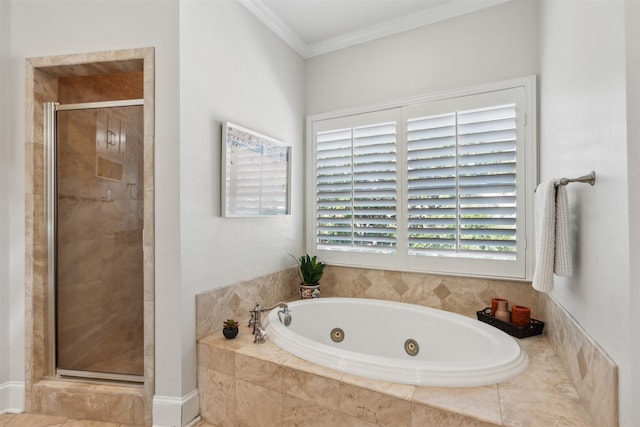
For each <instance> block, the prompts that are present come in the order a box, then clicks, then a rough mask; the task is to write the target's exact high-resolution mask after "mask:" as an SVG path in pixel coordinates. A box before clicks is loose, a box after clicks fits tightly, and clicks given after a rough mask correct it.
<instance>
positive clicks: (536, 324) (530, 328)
mask: <svg viewBox="0 0 640 427" xmlns="http://www.w3.org/2000/svg"><path fill="white" fill-rule="evenodd" d="M476 314H477V315H478V320H479V321H481V322H484V323H488V324H489V325H491V326H494V327H496V328H498V329H500V330H501V331H504V332H506V333H508V334H509V335H511V336H513V337H516V338H527V337H532V336H534V335H540V334H541V333H542V330H543V329H544V322H542V321H540V320H536V319H533V318H532V319H531V323H529V324H528V325H526V326H516V325H514V324H511V323H509V322H504V321H502V320H500V319H496V318H495V317H493V316H492V315H491V307H487V308H485V309H484V310H480V311H476Z"/></svg>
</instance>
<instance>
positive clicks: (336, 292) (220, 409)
mask: <svg viewBox="0 0 640 427" xmlns="http://www.w3.org/2000/svg"><path fill="white" fill-rule="evenodd" d="M297 281H298V277H297V274H296V270H295V269H289V270H285V271H282V272H278V273H274V274H270V275H267V276H264V277H260V278H257V279H254V280H249V281H245V282H241V283H237V284H235V285H231V286H227V287H225V288H219V289H215V290H212V291H209V292H205V293H202V294H200V295H198V296H197V298H196V301H197V338H198V339H199V340H200V343H199V358H198V360H199V362H198V372H199V386H198V388H199V390H200V395H201V403H200V404H201V408H203V409H202V411H203V415H208V416H209V420H210V422H212V423H213V425H226V424H223V423H222V421H221V420H224V419H226V417H235V411H236V409H235V407H233V408H234V409H233V411H232V412H229V413H226V412H225V411H227V410H231V409H230V407H227V406H224V405H223V403H224V402H226V401H227V400H228V398H229V396H230V394H229V390H230V389H229V388H228V387H232V386H233V387H235V385H234V384H235V381H242V382H241V384H240V387H245V386H246V384H245V383H246V382H247V381H246V379H245V378H244V377H242V376H243V375H248V374H239V375H240V378H236V376H237V375H238V374H235V371H233V374H232V373H231V371H229V370H228V369H227V370H226V371H225V370H223V371H220V370H219V369H221V368H217V369H218V370H215V369H212V368H213V367H214V366H215V365H212V364H210V363H209V362H205V361H204V360H203V359H202V357H205V356H207V354H209V353H207V351H209V350H206V349H204V348H203V346H207V347H209V348H214V349H217V348H219V347H221V348H222V349H223V350H224V351H225V352H227V351H230V350H231V349H233V350H236V348H235V347H234V346H240V347H242V350H241V351H240V352H239V353H234V355H233V356H230V355H229V354H228V353H225V352H223V355H226V357H227V358H232V359H233V360H234V363H235V359H236V358H237V359H241V360H244V361H245V362H246V360H247V358H249V359H251V360H252V359H256V363H263V362H265V360H263V359H265V358H264V357H262V356H261V354H263V353H264V352H266V351H269V350H267V349H268V348H269V346H271V343H269V342H268V339H267V347H261V346H258V345H255V344H251V345H247V346H244V344H242V340H241V339H238V340H232V341H230V342H225V341H222V340H221V339H220V338H219V337H221V334H220V328H221V324H222V321H224V320H225V319H226V318H228V317H234V318H236V319H237V320H239V321H240V322H241V325H242V326H245V325H246V324H245V323H244V321H245V320H248V310H249V309H250V308H252V307H253V305H254V304H255V303H256V302H260V303H261V304H263V305H268V304H274V303H276V302H278V301H282V300H284V301H289V300H293V299H297V298H298V295H297V289H296V285H297ZM321 283H322V288H321V290H322V293H321V296H342V297H361V298H362V297H364V298H379V299H388V300H393V301H401V302H408V303H413V304H419V305H425V306H430V307H435V308H440V309H443V310H448V311H452V312H455V313H458V314H462V315H466V316H469V317H475V316H476V314H475V312H476V311H477V310H479V309H480V308H483V307H486V306H489V305H490V302H491V298H492V297H496V296H498V297H502V298H506V299H508V300H509V301H510V302H511V303H512V304H519V305H525V306H528V307H530V308H531V314H532V317H534V318H537V319H539V320H543V321H545V322H546V325H545V334H544V335H543V336H542V337H533V338H527V339H524V340H520V343H521V344H522V345H523V346H524V348H525V349H526V350H527V352H528V353H529V357H530V360H531V366H530V367H529V370H528V371H527V373H526V374H524V375H523V376H521V377H519V378H516V379H515V380H514V381H512V382H508V383H505V384H501V385H499V386H492V387H491V388H492V389H493V387H495V388H496V390H498V394H499V402H500V405H501V407H500V409H501V410H502V411H503V412H504V414H503V415H502V417H503V419H502V420H503V422H506V421H509V420H514V419H516V415H517V414H518V413H520V412H522V413H523V414H525V415H523V416H522V417H519V416H518V417H519V418H518V419H519V420H520V421H521V423H516V422H515V421H509V422H512V424H506V425H516V426H517V425H528V426H535V425H545V424H544V422H545V420H548V418H547V414H548V413H550V410H549V408H558V411H559V412H564V411H565V410H568V409H567V408H569V409H571V408H573V409H571V411H574V410H575V411H576V412H575V413H577V414H578V416H579V417H581V418H582V419H586V420H587V421H585V422H586V424H584V425H591V424H589V422H588V418H589V416H587V415H585V412H584V411H586V410H587V409H588V412H586V413H592V414H594V416H595V420H596V423H595V425H597V426H598V427H600V426H602V427H609V426H611V427H614V426H617V425H618V422H617V419H618V416H617V368H616V367H615V364H613V363H612V362H611V360H610V359H609V358H608V357H607V356H606V354H604V352H602V350H601V349H600V348H599V347H598V346H597V345H596V344H595V343H593V341H592V340H591V339H590V338H589V337H588V335H586V333H585V332H584V330H582V329H581V328H580V327H579V325H577V324H576V323H575V321H574V320H573V319H572V318H571V317H570V316H568V315H567V314H566V312H564V311H563V310H562V309H561V308H560V307H558V306H557V304H555V302H554V301H553V300H552V299H550V297H549V296H548V295H545V294H539V293H538V292H536V291H534V290H533V289H532V287H531V284H530V283H527V282H514V281H503V280H492V279H474V278H461V277H452V276H437V275H427V274H418V273H400V272H394V271H384V270H370V269H359V268H347V267H335V266H329V267H327V269H326V270H325V275H324V276H323V278H322V281H321ZM247 334H248V333H246V332H244V330H243V332H241V337H242V336H243V335H247ZM547 334H548V335H547ZM205 337H206V339H204V338H205ZM244 339H245V340H246V338H244ZM213 343H215V344H213ZM212 344H213V347H211V346H212ZM565 344H567V345H566V348H565ZM554 349H555V353H554ZM203 351H205V352H204V353H203ZM212 351H213V350H212ZM215 351H218V350H215ZM275 351H276V353H278V354H280V356H281V357H284V359H286V360H287V361H289V362H287V363H294V361H296V360H297V362H296V363H297V364H301V365H302V366H303V367H304V366H307V368H306V369H307V370H306V371H305V370H302V372H303V373H301V374H300V375H305V374H304V372H307V374H309V372H311V373H315V374H313V375H316V374H318V373H326V372H329V374H328V375H329V376H328V378H329V379H331V380H333V381H336V380H338V379H339V378H336V377H335V376H336V373H334V372H333V371H331V370H327V369H325V368H320V367H314V366H313V365H311V366H312V367H309V366H308V365H310V364H308V363H307V362H303V361H300V360H299V359H296V358H294V357H293V356H291V355H289V354H287V353H283V352H281V351H280V349H277V348H276V349H275ZM252 352H254V353H252ZM556 354H557V356H556ZM292 358H293V359H292ZM269 360H270V359H268V358H267V359H266V361H267V362H268V363H269V364H267V366H271V367H272V368H273V366H272V365H273V363H275V362H273V361H269ZM220 363H221V362H220ZM226 363H227V365H225V366H227V368H228V367H229V366H230V365H229V364H230V363H231V362H229V361H227V362H226ZM278 363H279V362H278ZM297 364H296V365H294V366H298V365H297ZM243 366H244V365H243ZM277 366H278V367H277V369H276V371H278V372H280V371H282V370H283V369H285V368H287V369H292V367H291V366H288V365H287V366H285V365H282V364H280V365H277ZM565 369H566V373H565ZM243 370H244V371H245V372H246V371H247V369H246V368H243ZM216 372H218V374H216ZM204 374H206V375H204ZM220 374H222V375H226V376H221V375H220ZM234 375H235V376H234ZM309 375H311V374H309ZM337 375H339V374H337ZM567 375H568V376H567ZM310 378H312V379H315V378H316V376H312V377H310ZM318 378H320V377H318ZM344 378H345V379H350V380H351V382H347V383H346V384H347V385H345V387H347V386H348V385H353V384H352V383H353V382H354V381H355V384H359V382H358V381H361V379H355V378H356V377H352V376H345V377H344ZM278 381H280V380H278ZM318 381H320V380H318ZM322 381H324V380H322ZM572 381H573V383H572ZM249 383H253V384H255V382H252V381H249ZM574 383H575V384H576V387H577V389H576V388H574V386H573V384H574ZM332 384H333V383H332ZM380 384H382V385H380ZM223 386H224V387H227V388H226V389H225V388H223ZM258 386H260V387H263V386H262V385H260V384H258ZM378 386H379V387H382V391H383V392H385V393H386V392H387V390H388V389H389V387H390V386H389V385H388V383H378ZM397 387H398V385H393V386H391V390H396V388H397ZM406 387H409V386H406ZM406 387H405V391H406ZM266 388H267V389H269V390H273V387H271V388H269V387H266ZM365 388H366V387H365ZM481 389H484V388H481ZM225 390H226V391H225ZM233 390H236V389H233ZM376 390H377V389H375V388H374V390H373V391H376ZM473 390H475V389H445V388H421V390H420V391H419V392H417V394H416V396H415V397H413V399H414V400H415V399H417V398H418V396H422V395H425V394H427V395H430V396H432V398H434V399H435V397H434V396H441V398H442V399H443V400H444V401H445V402H451V403H447V404H446V405H444V404H442V405H436V406H437V407H438V408H440V409H439V411H445V412H438V414H440V415H439V416H441V417H449V416H450V415H447V412H446V410H447V408H449V407H450V406H451V407H453V408H458V407H459V406H460V405H462V407H463V408H464V407H465V406H464V405H465V402H468V401H469V400H470V398H469V397H468V395H469V394H471V395H472V396H475V395H478V394H483V393H479V392H478V391H477V390H476V391H473ZM510 390H511V391H510ZM215 391H217V392H218V393H222V394H216V393H214V392H215ZM377 391H380V390H377ZM525 392H526V393H525ZM212 393H214V394H212ZM281 394H282V396H283V399H284V397H285V396H288V397H287V401H289V399H292V398H294V397H295V396H293V397H292V396H290V395H288V394H287V392H286V391H283V392H282V393H281ZM312 394H318V395H323V394H324V392H322V391H321V390H320V391H319V392H317V393H312ZM489 394H491V395H494V396H496V397H495V399H498V397H497V396H498V395H496V394H495V393H494V392H493V391H491V393H488V394H487V395H489ZM376 396H378V395H376ZM378 397H379V398H380V399H382V397H380V396H378ZM558 397H560V399H559V400H557V399H558ZM579 397H582V398H583V399H584V402H585V405H586V409H585V407H583V405H582V404H581V403H580V402H579V401H576V399H579ZM388 398H389V397H388V396H387V397H385V398H384V399H383V400H381V402H382V401H387V400H385V399H388ZM485 398H486V397H485ZM531 399H534V400H533V401H532V400H531ZM414 400H411V402H414ZM259 402H262V401H260V400H259ZM418 402H419V401H415V402H414V403H416V404H417V403H418ZM524 402H529V403H524ZM531 402H537V403H535V404H531ZM254 403H255V402H254ZM447 405H449V406H447ZM283 408H285V406H283ZM286 408H289V407H288V406H287V407H286ZM334 408H338V406H335V407H334ZM405 408H406V406H405ZM423 409H424V408H423ZM290 410H293V408H290ZM287 411H289V409H287ZM296 411H299V410H298V409H296ZM434 411H435V410H434ZM320 412H324V410H322V411H320ZM436 412H437V411H436ZM454 412H455V411H454ZM419 413H421V412H420V410H418V412H417V414H418V415H416V416H419ZM464 413H465V412H464V411H463V412H462V414H464ZM569 413H570V412H567V414H569ZM571 413H572V412H571ZM526 414H528V415H526ZM580 414H582V415H580ZM451 416H453V417H454V419H455V420H458V419H459V417H464V416H465V415H461V414H460V413H459V414H458V415H451ZM566 416H567V415H566V414H565V415H562V414H561V415H559V417H558V418H555V417H554V418H553V421H552V422H549V423H548V424H547V425H554V426H555V425H570V426H580V425H581V424H576V423H571V422H569V423H567V424H562V422H563V421H562V420H565V419H566V418H563V417H566ZM456 417H457V418H456ZM504 417H506V418H504ZM229 419H231V420H233V419H235V418H229ZM569 419H571V418H569ZM490 420H491V419H490ZM213 421H215V422H213ZM485 421H486V420H485ZM354 422H355V421H354ZM469 422H470V424H463V425H485V424H482V422H480V421H477V420H476V419H475V418H471V419H470V421H469ZM358 423H359V421H357V422H355V424H358ZM434 423H435V422H434ZM474 423H475V424H474ZM477 423H480V424H477ZM537 423H540V424H537ZM363 424H364V425H370V424H366V423H365V422H364V421H363ZM329 425H330V424H329ZM358 425H359V424H358ZM383 425H384V424H383ZM434 425H440V424H434ZM486 425H493V424H486Z"/></svg>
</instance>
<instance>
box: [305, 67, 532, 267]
mask: <svg viewBox="0 0 640 427" xmlns="http://www.w3.org/2000/svg"><path fill="white" fill-rule="evenodd" d="M513 83H514V82H513V81H512V82H510V83H507V84H505V86H501V85H500V84H496V85H495V86H491V89H488V88H487V87H483V88H481V89H480V90H478V91H477V92H474V91H473V90H468V91H459V92H455V93H454V94H453V95H451V96H450V97H447V96H446V95H443V94H440V95H439V96H437V97H434V98H433V99H425V98H423V99H421V100H420V99H412V100H410V101H408V102H407V103H406V104H404V105H402V104H400V105H396V106H395V108H390V109H388V110H380V111H373V112H363V113H361V114H353V115H350V116H337V117H331V116H328V115H322V118H319V119H317V120H312V119H310V121H309V126H308V128H309V129H310V137H311V138H312V139H313V149H312V152H311V153H310V154H309V157H308V161H309V162H310V166H309V175H308V179H309V191H310V196H311V198H310V199H309V201H308V211H309V214H310V216H309V228H310V233H309V234H308V240H307V244H308V250H310V251H311V252H313V253H315V254H317V255H318V256H320V258H321V259H323V260H324V261H327V262H330V263H332V264H338V265H349V266H356V267H361V266H373V267H377V268H393V269H399V270H406V271H425V272H432V273H446V274H459V275H474V276H492V277H505V278H507V277H508V278H518V279H523V278H530V276H531V270H532V269H531V265H532V264H531V261H532V253H533V251H532V250H528V249H527V239H526V236H527V233H533V227H532V223H533V213H532V203H528V201H530V200H531V199H532V196H533V191H532V190H533V188H534V186H535V184H534V183H535V181H536V180H535V176H536V173H535V170H536V165H535V158H536V156H535V153H536V145H535V141H536V140H535V119H533V124H532V125H531V126H530V127H527V126H526V120H525V112H530V114H534V112H535V96H534V95H535V90H534V89H535V80H534V79H526V80H525V79H523V83H521V85H518V84H515V85H513ZM527 187H531V188H530V191H526V188H527ZM528 218H529V219H528Z"/></svg>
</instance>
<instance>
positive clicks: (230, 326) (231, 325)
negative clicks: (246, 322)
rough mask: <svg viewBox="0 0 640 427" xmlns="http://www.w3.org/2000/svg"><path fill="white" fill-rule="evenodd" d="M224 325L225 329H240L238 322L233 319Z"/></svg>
mask: <svg viewBox="0 0 640 427" xmlns="http://www.w3.org/2000/svg"><path fill="white" fill-rule="evenodd" d="M222 324H223V325H224V328H225V329H235V328H237V327H238V322H236V321H235V320H233V319H227V320H226V321H224V322H222Z"/></svg>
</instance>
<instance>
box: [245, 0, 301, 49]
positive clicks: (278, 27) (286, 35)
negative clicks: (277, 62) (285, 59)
mask: <svg viewBox="0 0 640 427" xmlns="http://www.w3.org/2000/svg"><path fill="white" fill-rule="evenodd" d="M238 1H239V2H240V4H242V5H243V6H244V7H246V8H247V9H248V10H249V11H250V12H251V13H253V14H254V15H255V16H256V17H257V18H258V19H259V20H260V21H262V23H263V24H265V25H266V26H267V27H268V28H269V29H270V30H271V31H273V32H274V33H276V35H277V36H278V37H280V38H281V39H282V40H284V42H285V43H287V44H288V45H289V46H291V47H292V48H293V50H295V51H296V52H298V53H299V54H300V56H302V57H303V58H307V56H306V55H307V50H308V49H309V47H308V45H307V44H306V43H305V42H304V41H303V40H302V39H301V38H300V37H298V35H297V34H296V33H295V32H293V30H292V29H291V28H289V26H288V25H287V24H285V23H284V22H283V21H282V20H281V19H280V18H279V17H278V16H277V15H276V14H275V13H273V12H272V11H271V9H269V8H268V7H267V6H266V5H265V4H264V3H263V2H262V0H238Z"/></svg>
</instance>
